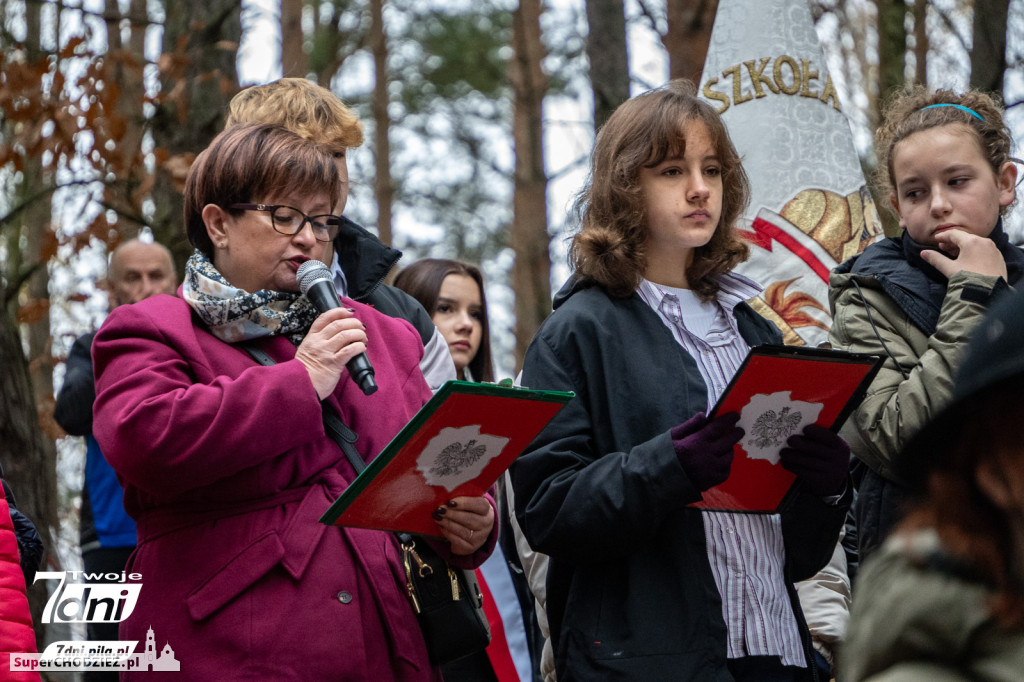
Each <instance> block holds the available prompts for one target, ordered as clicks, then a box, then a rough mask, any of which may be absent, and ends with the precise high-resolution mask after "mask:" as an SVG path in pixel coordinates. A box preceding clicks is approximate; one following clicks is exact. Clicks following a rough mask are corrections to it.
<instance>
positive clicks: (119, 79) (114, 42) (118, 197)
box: [104, 0, 149, 240]
mask: <svg viewBox="0 0 1024 682" xmlns="http://www.w3.org/2000/svg"><path fill="white" fill-rule="evenodd" d="M106 16H107V17H108V20H107V36H108V46H107V55H108V57H109V58H110V59H111V61H112V62H113V64H114V68H113V85H114V87H116V88H117V89H118V92H119V96H118V98H117V105H116V114H117V116H118V117H120V118H121V119H122V120H123V121H124V123H125V132H124V135H123V136H122V137H121V139H120V140H119V141H118V143H117V151H118V152H119V154H120V159H121V160H120V162H119V163H116V166H117V167H118V168H119V169H123V170H122V171H121V174H120V175H121V179H122V181H123V184H121V185H120V186H118V187H117V188H116V189H115V188H114V187H110V188H108V189H107V190H106V192H105V197H104V198H105V200H106V201H107V204H108V206H111V207H113V208H115V210H116V211H117V214H118V220H117V232H118V239H119V240H127V239H131V238H133V237H135V236H136V235H137V234H138V232H139V228H140V227H142V225H143V224H144V223H145V221H144V219H143V217H142V216H143V211H142V202H143V199H144V198H145V197H144V196H140V195H139V194H138V192H139V190H140V186H141V180H142V178H144V177H145V176H146V171H145V158H144V156H143V152H142V140H143V136H144V132H145V130H146V115H145V112H144V110H143V102H144V101H145V95H146V86H145V79H144V72H143V71H144V68H145V63H146V61H145V47H146V29H147V27H148V26H149V20H148V16H147V12H146V0H131V3H130V5H129V9H128V14H127V18H128V30H129V37H128V42H127V44H125V43H124V41H123V40H122V38H121V28H120V24H121V22H120V18H121V13H120V9H119V4H118V2H117V0H107V10H106Z"/></svg>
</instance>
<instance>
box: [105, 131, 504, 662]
mask: <svg viewBox="0 0 1024 682" xmlns="http://www.w3.org/2000/svg"><path fill="white" fill-rule="evenodd" d="M346 194H347V188H346V186H345V185H344V183H343V182H342V181H341V179H340V177H339V174H338V172H337V168H336V167H335V164H334V161H333V158H332V156H331V154H330V152H328V151H325V150H324V149H322V148H321V147H319V146H317V145H315V144H313V143H310V142H308V141H306V140H303V139H302V138H300V137H299V136H297V135H294V134H293V133H290V132H288V131H286V130H285V129H284V128H281V127H279V126H274V125H247V126H238V127H232V128H230V129H228V130H227V131H225V132H224V133H222V134H221V135H220V136H218V137H217V138H216V139H215V140H214V141H213V143H212V144H211V145H210V147H209V148H208V149H207V150H206V151H205V152H203V153H202V154H200V155H199V157H197V159H196V161H195V163H194V164H193V167H192V169H191V171H190V172H189V177H188V180H187V183H186V189H185V219H186V229H187V232H188V236H189V240H190V242H191V243H192V244H193V246H195V247H196V252H195V254H194V255H193V256H192V257H191V259H190V260H189V262H188V265H187V267H186V273H185V280H184V284H183V286H182V289H181V296H182V297H181V298H174V297H170V296H156V297H153V298H150V299H147V300H146V301H143V302H141V303H137V304H134V305H130V306H121V307H119V308H117V309H116V310H114V312H113V313H112V314H111V315H110V317H109V318H108V319H107V321H106V322H105V323H104V325H103V327H102V328H101V329H100V331H99V333H98V334H97V336H96V340H95V342H94V344H93V359H94V362H95V366H96V385H97V398H96V403H95V407H94V411H95V421H94V431H95V435H96V438H97V440H98V441H99V444H100V447H101V448H102V449H103V452H104V454H105V455H106V457H107V459H108V460H109V461H110V463H111V464H112V465H113V467H114V469H115V470H116V471H117V473H118V476H119V477H120V479H121V481H122V483H123V485H124V487H125V508H126V509H127V511H128V513H129V514H131V515H132V516H133V517H134V518H135V520H136V522H137V525H138V541H139V544H138V549H137V550H136V551H135V553H134V554H133V555H132V559H131V560H130V562H129V566H128V570H129V572H132V573H137V574H141V579H140V582H141V584H142V587H141V590H140V594H139V599H138V604H137V605H136V607H135V609H134V612H133V613H132V614H131V616H130V617H128V618H127V619H126V620H124V621H123V622H122V623H121V629H120V636H121V639H123V640H138V641H139V642H140V645H139V646H138V647H137V648H136V651H137V652H138V651H140V650H142V649H143V648H144V646H145V644H144V643H145V642H146V638H147V634H148V633H149V631H150V630H152V632H153V639H154V644H155V651H156V652H158V653H157V656H158V657H159V656H160V655H162V654H164V653H168V647H169V649H170V650H171V651H173V654H172V655H173V658H174V659H175V660H176V662H177V664H179V665H180V669H181V672H180V673H175V679H178V680H181V679H197V680H213V679H266V680H271V679H273V680H371V679H372V680H437V679H439V673H438V671H437V669H435V668H432V667H431V666H430V664H429V663H428V661H427V652H426V648H425V645H424V642H423V637H422V634H421V631H420V629H419V626H418V624H417V621H416V619H415V616H414V614H413V611H412V608H411V606H410V605H409V602H408V600H407V598H406V595H405V593H404V575H403V573H402V568H401V565H400V562H399V554H398V548H397V545H396V542H395V539H394V536H393V535H392V534H391V533H387V532H383V531H374V530H361V529H352V528H336V527H328V526H324V525H322V524H320V523H318V519H319V518H320V515H321V514H322V513H323V512H324V511H325V510H326V509H327V507H328V506H329V504H330V502H331V501H332V500H333V499H335V498H337V496H338V495H339V494H340V493H341V491H342V490H344V489H345V487H346V486H347V485H348V483H349V482H351V480H352V479H353V477H354V471H353V469H352V467H351V466H350V465H349V463H348V461H347V460H346V458H345V456H344V454H343V453H342V451H341V449H340V448H339V447H338V446H337V445H336V444H335V442H334V441H332V440H331V439H330V438H329V437H328V436H327V435H326V434H325V431H324V426H323V418H322V414H321V406H320V403H321V401H324V402H325V403H326V404H327V405H329V406H330V407H331V408H333V409H334V410H336V411H337V412H338V414H340V416H341V418H342V419H343V420H344V421H345V422H346V423H347V424H348V425H349V426H350V427H352V429H353V430H355V432H356V433H358V434H359V439H358V441H357V442H356V447H357V449H358V450H359V452H360V454H361V455H362V457H363V459H364V460H370V459H372V458H373V457H374V456H375V455H376V454H377V453H378V452H380V450H381V449H382V448H383V447H384V446H385V445H386V444H387V443H388V441H389V440H390V439H391V438H392V437H393V436H394V435H395V434H396V433H397V432H398V431H399V429H400V428H401V427H402V426H404V425H405V423H406V422H407V421H408V420H409V419H410V417H412V415H413V414H415V412H416V411H417V409H418V408H419V407H420V406H421V405H422V404H423V403H424V402H425V401H426V400H427V399H428V398H429V397H430V395H431V393H430V390H429V389H428V388H427V384H426V382H425V381H424V379H423V375H422V373H421V372H420V370H419V361H420V358H421V356H422V353H423V346H422V342H421V341H420V337H419V334H418V333H417V332H416V330H415V329H413V327H412V326H411V325H410V324H409V323H407V322H405V321H404V320H399V319H395V318H390V317H386V316H384V315H381V314H379V313H377V312H376V311H375V310H373V309H372V308H370V307H367V306H364V305H361V304H360V303H357V302H355V301H351V300H348V299H343V304H344V305H345V306H346V307H343V308H338V309H335V310H331V311H328V312H326V313H324V314H322V315H319V314H318V313H317V312H316V310H315V309H314V308H313V306H312V305H311V304H310V303H309V301H307V300H306V297H305V296H300V295H299V294H298V293H297V292H298V288H299V287H298V284H297V282H296V278H295V272H296V269H297V268H298V266H299V265H300V264H301V263H303V262H305V261H307V260H310V259H315V260H320V261H322V262H328V263H329V262H330V255H331V253H330V248H331V239H332V238H333V237H334V236H335V234H336V232H337V225H338V220H337V218H336V216H338V215H340V214H341V211H342V209H343V208H344V203H345V199H346ZM242 342H247V343H252V344H255V345H257V346H258V347H259V348H260V349H261V350H263V351H264V352H266V353H267V354H269V355H270V356H271V357H272V358H273V359H274V360H275V361H276V363H277V364H274V365H273V366H261V365H259V364H258V363H257V362H256V361H255V360H254V359H252V357H250V355H249V354H248V353H247V352H246V350H244V348H242V347H241V346H240V345H239V344H240V343H242ZM360 352H366V353H367V355H368V356H369V359H370V361H371V362H372V364H373V367H374V369H375V371H376V380H377V384H378V386H379V389H378V390H377V392H376V393H374V394H372V395H369V396H366V395H363V394H362V392H361V391H360V389H359V388H358V387H357V386H356V385H355V384H354V383H353V382H352V380H351V379H350V378H349V377H348V375H347V371H346V369H345V365H346V363H347V361H348V360H349V359H350V358H352V357H353V356H354V355H356V354H357V353H360ZM440 511H441V510H439V511H438V512H435V518H436V519H438V520H437V523H438V526H439V530H440V534H442V535H443V536H444V538H445V539H446V542H440V541H439V542H437V543H436V544H435V547H436V549H438V551H439V552H440V553H441V554H442V555H443V556H445V558H447V559H449V560H450V562H451V563H452V564H453V565H456V566H461V567H464V568H470V567H473V566H476V565H478V564H479V563H481V562H482V561H483V560H484V559H485V558H486V556H487V554H488V553H489V552H490V550H491V548H493V545H494V541H495V535H496V534H495V525H494V511H493V502H492V501H491V500H490V499H489V498H487V497H479V498H456V499H455V500H453V501H451V502H449V505H448V507H447V508H444V510H443V513H440ZM159 660H164V659H162V658H161V659H159ZM159 660H158V662H157V664H155V665H154V669H156V668H159V667H160V665H159ZM167 660H168V661H169V660H170V659H169V658H168V659H167ZM128 675H129V676H130V673H129V674H128ZM122 677H125V674H122ZM146 679H149V677H146Z"/></svg>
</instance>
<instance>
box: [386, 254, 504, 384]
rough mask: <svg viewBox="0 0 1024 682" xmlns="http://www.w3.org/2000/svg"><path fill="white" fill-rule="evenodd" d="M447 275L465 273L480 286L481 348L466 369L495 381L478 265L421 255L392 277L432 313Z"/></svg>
mask: <svg viewBox="0 0 1024 682" xmlns="http://www.w3.org/2000/svg"><path fill="white" fill-rule="evenodd" d="M448 275H465V276H466V277H470V278H472V279H473V281H474V282H476V286H477V288H478V289H480V321H481V324H482V325H483V333H482V334H481V335H480V349H479V350H477V352H476V355H475V356H474V357H473V359H472V360H470V361H469V371H470V374H472V375H473V379H474V380H475V381H494V367H493V365H492V363H491V328H490V325H489V324H488V322H487V296H486V294H485V293H484V276H483V274H482V273H481V272H480V268H478V267H476V266H475V265H470V264H469V263H461V262H459V261H456V260H447V259H444V258H424V259H422V260H418V261H416V262H415V263H413V264H412V265H410V266H408V267H406V268H404V269H403V270H402V271H401V272H399V273H398V276H397V277H395V282H394V285H395V287H397V288H398V289H401V290H402V291H404V292H405V293H407V294H409V295H410V296H412V297H413V298H415V299H416V300H417V301H419V302H420V305H422V306H423V307H424V308H425V309H426V311H427V312H428V313H429V314H430V316H431V317H433V316H434V313H435V312H437V297H438V296H440V295H441V283H442V282H444V278H445V277H447V276H448Z"/></svg>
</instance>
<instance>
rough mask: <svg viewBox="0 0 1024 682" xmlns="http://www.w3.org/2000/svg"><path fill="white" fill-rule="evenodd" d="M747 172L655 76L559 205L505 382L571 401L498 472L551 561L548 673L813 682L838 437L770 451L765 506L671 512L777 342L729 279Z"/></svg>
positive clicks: (717, 447) (837, 517)
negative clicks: (774, 470) (760, 509)
mask: <svg viewBox="0 0 1024 682" xmlns="http://www.w3.org/2000/svg"><path fill="white" fill-rule="evenodd" d="M748 197H749V188H748V183H747V178H746V174H745V172H744V170H743V167H742V165H741V164H740V159H739V156H738V154H737V152H736V149H735V148H734V147H733V145H732V143H731V141H730V139H729V135H728V133H727V132H726V129H725V126H724V124H723V123H722V120H721V119H720V118H719V116H718V115H717V114H716V113H715V111H714V109H713V108H712V107H711V106H710V105H708V104H707V103H706V102H703V101H701V100H700V99H698V98H697V97H696V91H695V88H694V87H693V85H692V84H690V83H688V82H685V81H673V82H671V83H669V84H668V85H666V86H665V87H663V88H659V89H656V90H652V91H650V92H647V93H644V94H642V95H640V96H638V97H635V98H633V99H631V100H629V101H627V102H626V103H624V104H623V105H621V106H620V107H619V108H618V109H617V110H616V111H615V113H614V114H613V115H612V116H611V118H610V119H609V120H608V122H607V123H606V124H605V126H604V127H603V128H602V129H601V131H600V132H599V134H598V137H597V141H596V144H595V147H594V151H593V155H592V159H591V169H590V175H589V178H588V181H587V184H586V186H585V187H584V190H583V192H582V193H581V195H580V197H579V199H578V200H577V205H576V206H577V215H578V217H579V219H580V223H581V227H580V231H579V233H578V234H577V235H576V236H575V237H574V239H573V242H572V246H571V250H570V260H571V263H572V265H573V266H574V269H575V273H574V274H573V276H572V277H571V278H570V280H569V281H568V282H567V283H566V285H565V286H564V287H563V288H562V290H561V291H560V292H559V293H558V295H557V296H556V298H555V302H554V307H555V310H554V312H553V313H552V314H551V316H550V317H549V318H548V319H547V320H546V321H545V322H544V324H543V325H542V326H541V329H540V330H539V331H538V333H537V336H536V337H535V338H534V340H533V342H532V344H531V345H530V348H529V350H528V351H527V355H526V359H525V364H524V368H523V377H522V384H523V385H524V386H529V387H530V388H535V389H556V390H569V391H573V392H575V394H576V397H575V398H574V399H573V400H572V401H571V402H570V403H569V404H568V405H567V406H566V407H565V408H564V409H563V410H562V411H561V412H559V413H558V415H556V416H555V418H554V419H553V420H552V421H551V423H550V424H549V425H548V427H547V428H546V429H545V430H544V431H543V432H542V433H541V434H540V436H538V438H537V439H536V440H535V441H534V442H533V443H532V444H531V445H530V447H528V448H527V450H526V451H525V452H524V453H523V454H522V455H521V456H520V457H519V459H518V460H517V461H516V462H515V463H514V464H513V465H512V468H511V478H512V484H513V488H514V492H515V500H516V516H517V519H518V521H519V523H520V525H521V527H522V531H523V533H524V534H525V536H526V539H527V540H529V543H530V545H531V546H532V547H533V549H535V550H537V551H538V552H543V553H545V554H547V555H549V556H550V563H549V569H548V571H549V572H548V576H547V616H548V620H549V622H550V625H551V634H552V639H553V645H554V652H555V662H556V667H557V675H558V678H559V679H571V680H609V679H630V680H640V679H642V680H672V681H678V680H723V681H724V680H758V681H759V682H765V681H766V680H805V679H806V680H810V679H815V678H816V672H815V671H814V668H813V666H812V665H811V658H812V653H811V645H810V638H809V636H808V633H807V628H806V626H805V624H804V622H803V618H802V615H801V612H800V607H799V603H798V602H797V600H796V597H795V592H794V590H793V581H796V580H801V579H803V578H807V577H810V576H811V575H813V574H814V573H815V571H817V570H818V569H820V568H821V567H822V566H824V565H825V563H826V562H827V561H828V559H829V557H830V556H831V554H832V551H833V549H834V548H835V543H836V538H837V537H838V535H839V530H840V527H841V526H842V524H843V520H844V518H845V513H846V509H847V506H848V502H849V497H850V494H849V491H847V490H846V478H847V469H848V463H849V449H848V448H847V447H846V444H845V443H844V442H843V441H842V440H840V439H839V438H838V437H837V436H835V434H832V433H831V432H829V431H827V430H825V429H822V428H819V427H815V426H808V427H806V428H805V429H804V430H803V431H802V433H800V434H797V435H794V436H791V437H790V439H789V440H788V446H787V447H785V448H783V449H782V452H781V461H782V465H783V466H785V467H786V468H787V469H789V470H790V471H792V472H794V473H795V474H797V476H798V479H799V484H798V485H799V486H800V489H799V491H798V493H797V494H796V495H795V496H794V499H793V503H792V504H791V505H790V506H789V507H788V508H786V509H785V511H783V512H782V513H781V514H736V513H721V512H709V511H705V510H700V509H696V508H694V507H692V506H690V505H691V504H692V503H694V502H697V501H699V500H700V499H701V493H702V492H703V491H705V490H707V489H709V488H711V487H713V486H715V485H717V484H718V483H721V482H722V481H724V480H725V479H726V478H727V477H728V475H729V471H730V467H731V465H732V458H733V446H734V444H736V443H737V441H738V440H739V439H740V438H741V437H742V435H743V431H742V430H741V429H739V428H737V427H736V423H737V419H738V415H736V414H735V413H732V414H725V415H721V416H719V417H717V418H716V419H714V420H709V419H707V418H706V417H705V412H706V411H707V410H708V409H709V407H710V406H711V405H713V404H714V403H715V402H716V400H717V398H718V396H719V395H720V393H721V391H722V390H723V389H724V388H725V386H726V385H727V384H728V382H729V379H730V378H731V377H732V375H733V374H734V373H735V371H736V369H737V368H738V367H739V365H740V363H741V362H742V360H743V358H744V357H745V356H746V354H747V352H748V350H749V348H750V347H751V346H755V345H760V344H765V343H780V342H781V335H780V333H779V331H778V330H777V329H776V328H775V327H773V326H772V324H771V323H770V322H768V321H767V320H765V319H764V318H762V317H760V316H759V315H758V314H757V313H756V312H755V311H754V310H753V309H752V308H751V307H750V306H749V305H748V304H747V303H745V301H746V300H747V299H749V298H752V297H753V296H754V295H755V294H756V293H757V292H758V291H759V288H758V287H757V286H756V285H755V284H754V283H753V282H751V281H749V280H747V279H745V278H743V277H741V276H739V275H737V274H735V273H733V272H731V270H732V268H733V267H734V266H735V265H736V264H737V263H739V262H740V261H742V260H743V259H744V258H745V256H746V253H747V249H746V246H745V245H744V244H743V243H742V242H741V241H740V239H739V237H738V236H737V233H736V225H735V223H736V221H737V219H738V218H739V217H740V216H741V215H742V214H743V211H744V209H745V207H746V204H747V201H748Z"/></svg>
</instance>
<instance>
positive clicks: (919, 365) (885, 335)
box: [829, 266, 1024, 679]
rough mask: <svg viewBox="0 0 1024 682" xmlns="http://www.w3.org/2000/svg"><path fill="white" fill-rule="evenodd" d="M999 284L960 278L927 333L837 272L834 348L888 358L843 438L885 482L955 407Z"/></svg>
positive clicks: (873, 287)
mask: <svg viewBox="0 0 1024 682" xmlns="http://www.w3.org/2000/svg"><path fill="white" fill-rule="evenodd" d="M908 267H909V266H908ZM854 283H856V285H858V286H859V289H858V288H857V286H855V284H854ZM997 286H1000V287H1005V286H1006V284H1005V281H1004V280H1002V279H1001V278H998V277H990V276H985V275H978V274H975V273H969V272H960V273H958V274H956V275H953V276H952V277H951V278H950V279H949V281H948V284H947V287H946V294H945V297H944V298H943V301H942V306H941V308H940V310H939V315H938V321H937V323H936V328H935V332H934V333H933V334H931V335H928V334H926V333H925V332H924V331H922V330H921V329H920V327H919V326H918V325H917V324H915V323H914V322H913V321H912V319H911V316H910V315H908V314H907V312H906V310H905V309H904V308H903V307H901V306H900V305H898V304H897V302H896V301H895V300H894V299H893V298H892V297H891V296H890V295H889V294H888V293H887V292H886V290H885V289H884V288H883V283H882V282H880V281H879V280H878V279H877V278H876V277H874V276H873V275H866V274H853V273H851V272H838V271H837V272H833V273H832V276H831V278H830V279H829V304H830V306H831V309H832V317H833V321H832V329H831V331H830V333H829V341H830V342H831V344H832V347H833V348H838V349H841V350H848V351H852V352H856V353H869V354H872V355H879V356H882V357H883V358H885V364H884V365H883V367H882V369H881V371H880V372H879V373H878V375H877V376H876V377H875V380H874V381H873V382H872V383H871V386H870V387H869V389H868V392H867V395H866V397H865V398H864V401H863V402H862V403H861V404H860V406H859V407H858V408H857V409H856V410H855V411H854V413H853V414H852V415H851V416H850V418H849V419H848V420H847V422H846V424H845V425H844V427H843V430H842V431H841V432H840V435H842V437H843V438H844V439H845V440H846V442H848V443H849V444H850V449H851V450H852V451H853V454H854V455H856V456H857V457H858V458H860V459H861V460H863V461H864V462H865V463H866V464H867V465H868V466H869V467H870V468H871V469H873V470H874V471H876V472H877V473H879V474H880V475H882V476H883V477H885V478H887V479H889V480H896V481H898V480H899V479H898V478H896V476H895V474H894V473H893V472H892V469H891V464H892V459H893V457H894V456H895V454H896V453H898V452H899V450H900V449H901V448H902V447H903V445H904V444H906V442H907V441H908V440H909V439H910V438H911V437H912V436H914V435H915V434H916V433H917V432H918V431H919V430H920V429H921V427H923V426H924V425H925V424H926V423H927V422H928V421H929V420H930V419H931V418H932V417H933V416H935V414H936V413H938V412H939V411H940V410H942V408H944V407H945V406H946V405H948V404H949V402H950V401H951V397H952V392H953V376H954V374H955V372H956V368H957V366H958V365H959V363H960V360H961V357H962V355H963V351H964V348H965V347H966V345H967V339H968V338H969V336H970V334H971V331H972V330H973V329H974V328H975V327H976V326H977V325H978V323H979V322H981V318H982V316H983V315H984V313H985V310H986V309H987V308H988V302H989V297H990V296H991V295H992V293H993V292H994V291H995V289H996V288H997ZM876 330H877V334H876ZM901 370H902V371H901ZM1022 679H1024V678H1022Z"/></svg>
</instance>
